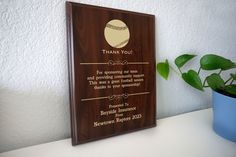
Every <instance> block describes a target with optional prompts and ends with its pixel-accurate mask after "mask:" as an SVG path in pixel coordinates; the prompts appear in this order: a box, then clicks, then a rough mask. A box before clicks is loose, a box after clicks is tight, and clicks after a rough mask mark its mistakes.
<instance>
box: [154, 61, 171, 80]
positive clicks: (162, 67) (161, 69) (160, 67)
mask: <svg viewBox="0 0 236 157" xmlns="http://www.w3.org/2000/svg"><path fill="white" fill-rule="evenodd" d="M157 71H158V73H159V74H160V75H161V76H162V77H163V78H164V79H166V80H167V79H168V76H169V71H170V68H169V63H168V60H166V61H165V62H160V63H158V64H157Z"/></svg>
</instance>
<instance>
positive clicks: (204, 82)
mask: <svg viewBox="0 0 236 157" xmlns="http://www.w3.org/2000/svg"><path fill="white" fill-rule="evenodd" d="M206 80H207V79H206V78H205V80H204V81H203V87H209V86H206V85H205V84H206Z"/></svg>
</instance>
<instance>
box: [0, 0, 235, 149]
mask: <svg viewBox="0 0 236 157" xmlns="http://www.w3.org/2000/svg"><path fill="white" fill-rule="evenodd" d="M77 1H79V0H77ZM80 2H81V3H88V4H93V5H99V6H107V7H113V8H120V9H125V10H132V11H138V12H144V13H149V14H155V15H156V39H157V40H156V53H157V60H158V61H160V60H164V59H165V58H168V59H169V60H170V62H172V61H173V60H174V58H175V57H176V56H177V55H179V54H181V53H183V52H194V53H195V54H198V55H202V54H204V53H217V54H221V55H224V56H225V57H228V58H231V59H233V60H234V61H236V18H235V15H236V1H235V0H191V1H189V0H178V1H174V0H145V1H144V0H143V1H137V0H128V1H122V0H110V1H107V0H82V1H80ZM198 59H199V58H198ZM196 64H197V61H196V62H193V65H196ZM194 68H197V67H196V66H195V67H194ZM158 76H159V75H158ZM157 88H158V96H157V103H158V111H157V115H158V118H161V117H167V116H172V115H176V114H179V113H183V112H189V111H192V110H197V109H202V108H207V107H209V106H210V104H211V101H210V99H211V98H210V91H207V92H206V93H201V92H198V91H196V90H193V89H192V88H191V87H189V86H187V85H186V84H185V83H183V81H182V80H181V79H180V78H178V77H177V76H176V75H175V74H171V77H170V80H169V81H164V80H163V79H162V78H160V77H158V79H157ZM69 136H70V120H69V104H68V79H67V49H66V21H65V2H64V0H50V1H49V0H0V152H2V151H8V150H11V149H16V148H20V147H24V146H29V145H34V144H39V143H44V142H49V141H54V140H59V139H63V138H67V137H69Z"/></svg>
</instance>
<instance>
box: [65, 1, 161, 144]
mask: <svg viewBox="0 0 236 157" xmlns="http://www.w3.org/2000/svg"><path fill="white" fill-rule="evenodd" d="M66 14H67V39H68V60H69V62H68V63H69V86H70V107H71V136H72V144H73V145H76V144H80V143H84V142H88V141H92V140H97V139H101V138H105V137H110V136H114V135H118V134H122V133H127V132H131V131H135V130H139V129H144V128H149V127H153V126H156V83H155V81H156V73H155V45H154V43H155V17H154V16H153V15H148V14H141V13H135V12H129V11H122V10H117V9H109V8H103V7H95V6H90V5H84V4H78V3H72V2H67V3H66ZM114 19H119V20H121V21H123V22H124V23H126V25H127V26H128V28H129V32H130V39H129V42H128V44H127V45H126V46H124V47H123V48H121V49H117V48H113V47H111V46H110V45H109V44H108V43H107V42H106V40H105V37H104V28H105V27H106V24H107V23H108V22H109V21H111V20H114ZM102 50H109V51H112V50H114V51H119V52H121V51H122V50H124V51H126V50H127V51H131V50H132V54H130V55H127V54H121V53H120V54H104V53H103V51H102ZM109 61H112V63H118V64H116V65H111V64H108V63H109ZM137 62H138V63H147V64H137ZM85 63H104V64H92V65H89V64H88V65H85ZM106 63H107V64H106ZM121 63H124V64H121ZM133 63H134V64H133ZM131 70H136V71H138V73H139V74H144V81H143V82H141V83H140V85H139V86H131V87H125V88H109V89H100V90H95V89H94V88H93V86H91V85H89V83H88V80H87V78H88V77H89V76H94V75H95V74H96V72H97V71H131ZM95 76H96V75H95ZM140 93H144V94H140ZM111 96H117V99H114V100H110V99H109V98H110V97H111ZM101 97H102V99H93V100H89V101H87V99H88V98H101ZM117 104H129V107H131V108H132V107H135V110H134V111H130V112H124V113H123V116H122V117H123V118H124V117H132V116H133V115H135V114H140V115H142V117H141V118H139V119H134V120H129V121H125V122H123V123H114V124H110V125H103V126H99V127H94V122H105V121H109V120H113V119H114V120H115V119H116V116H115V115H114V114H110V115H107V116H104V115H101V111H108V110H110V108H109V107H108V106H109V105H117ZM121 108H122V107H121ZM125 108H127V107H123V109H125ZM115 110H116V111H117V110H118V108H115Z"/></svg>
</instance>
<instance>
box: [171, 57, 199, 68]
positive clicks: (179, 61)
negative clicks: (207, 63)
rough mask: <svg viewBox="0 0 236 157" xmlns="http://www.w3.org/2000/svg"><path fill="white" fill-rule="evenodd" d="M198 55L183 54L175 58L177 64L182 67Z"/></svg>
mask: <svg viewBox="0 0 236 157" xmlns="http://www.w3.org/2000/svg"><path fill="white" fill-rule="evenodd" d="M195 56H196V55H191V54H183V55H181V56H179V57H177V58H176V59H175V65H176V66H177V67H178V68H181V67H182V66H183V65H184V64H185V63H187V62H188V61H189V60H191V59H192V58H194V57H195Z"/></svg>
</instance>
